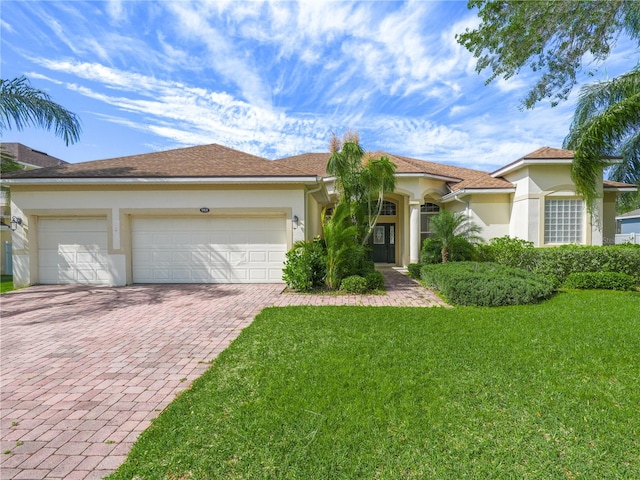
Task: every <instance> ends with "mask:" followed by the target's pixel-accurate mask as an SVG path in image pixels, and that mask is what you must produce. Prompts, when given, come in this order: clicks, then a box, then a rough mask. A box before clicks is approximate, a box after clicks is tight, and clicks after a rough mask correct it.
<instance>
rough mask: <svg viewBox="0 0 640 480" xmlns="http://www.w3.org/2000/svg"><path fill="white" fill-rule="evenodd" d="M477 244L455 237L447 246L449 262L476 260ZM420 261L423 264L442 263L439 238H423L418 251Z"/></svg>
mask: <svg viewBox="0 0 640 480" xmlns="http://www.w3.org/2000/svg"><path fill="white" fill-rule="evenodd" d="M477 248H478V246H476V245H474V244H473V243H471V242H468V241H467V240H466V239H465V238H463V237H456V238H455V239H454V240H453V241H452V242H451V243H450V246H449V257H448V261H450V262H464V261H468V260H476V259H477V258H476V257H477V252H476V249H477ZM420 263H423V264H425V265H429V264H433V263H442V240H440V239H439V238H425V240H424V242H423V244H422V250H421V251H420Z"/></svg>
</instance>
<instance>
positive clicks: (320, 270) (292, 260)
mask: <svg viewBox="0 0 640 480" xmlns="http://www.w3.org/2000/svg"><path fill="white" fill-rule="evenodd" d="M325 273H326V249H325V246H324V243H323V242H322V241H321V240H319V239H315V240H314V241H313V242H296V243H295V244H294V245H293V248H292V249H291V250H289V251H288V252H287V259H286V261H285V266H284V269H283V270H282V278H283V280H284V281H285V282H286V283H287V286H288V287H289V288H291V289H292V290H295V291H298V292H307V291H309V290H312V289H314V288H317V287H320V286H321V285H323V284H324V277H325Z"/></svg>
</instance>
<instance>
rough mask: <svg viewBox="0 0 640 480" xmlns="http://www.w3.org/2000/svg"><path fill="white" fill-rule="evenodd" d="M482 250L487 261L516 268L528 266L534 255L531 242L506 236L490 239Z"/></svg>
mask: <svg viewBox="0 0 640 480" xmlns="http://www.w3.org/2000/svg"><path fill="white" fill-rule="evenodd" d="M483 250H484V252H486V257H487V258H486V260H487V261H489V262H496V263H500V264H502V265H508V266H510V267H518V268H527V267H528V266H530V265H531V264H532V259H533V254H534V248H533V242H528V241H526V240H522V239H520V238H513V237H509V236H508V235H505V236H504V237H498V238H492V239H491V241H490V242H489V245H485V246H484V249H483Z"/></svg>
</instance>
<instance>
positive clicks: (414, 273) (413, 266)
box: [407, 263, 424, 280]
mask: <svg viewBox="0 0 640 480" xmlns="http://www.w3.org/2000/svg"><path fill="white" fill-rule="evenodd" d="M423 266H424V264H423V263H410V264H409V266H408V267H407V270H409V276H410V277H411V278H414V279H416V280H420V270H421V269H422V267H423Z"/></svg>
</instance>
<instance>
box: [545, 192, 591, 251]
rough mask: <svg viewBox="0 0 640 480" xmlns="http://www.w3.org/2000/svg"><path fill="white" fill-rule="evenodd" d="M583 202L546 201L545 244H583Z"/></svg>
mask: <svg viewBox="0 0 640 480" xmlns="http://www.w3.org/2000/svg"><path fill="white" fill-rule="evenodd" d="M583 216H584V208H583V204H582V200H546V201H545V204H544V243H582V224H583V220H582V218H583Z"/></svg>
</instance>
